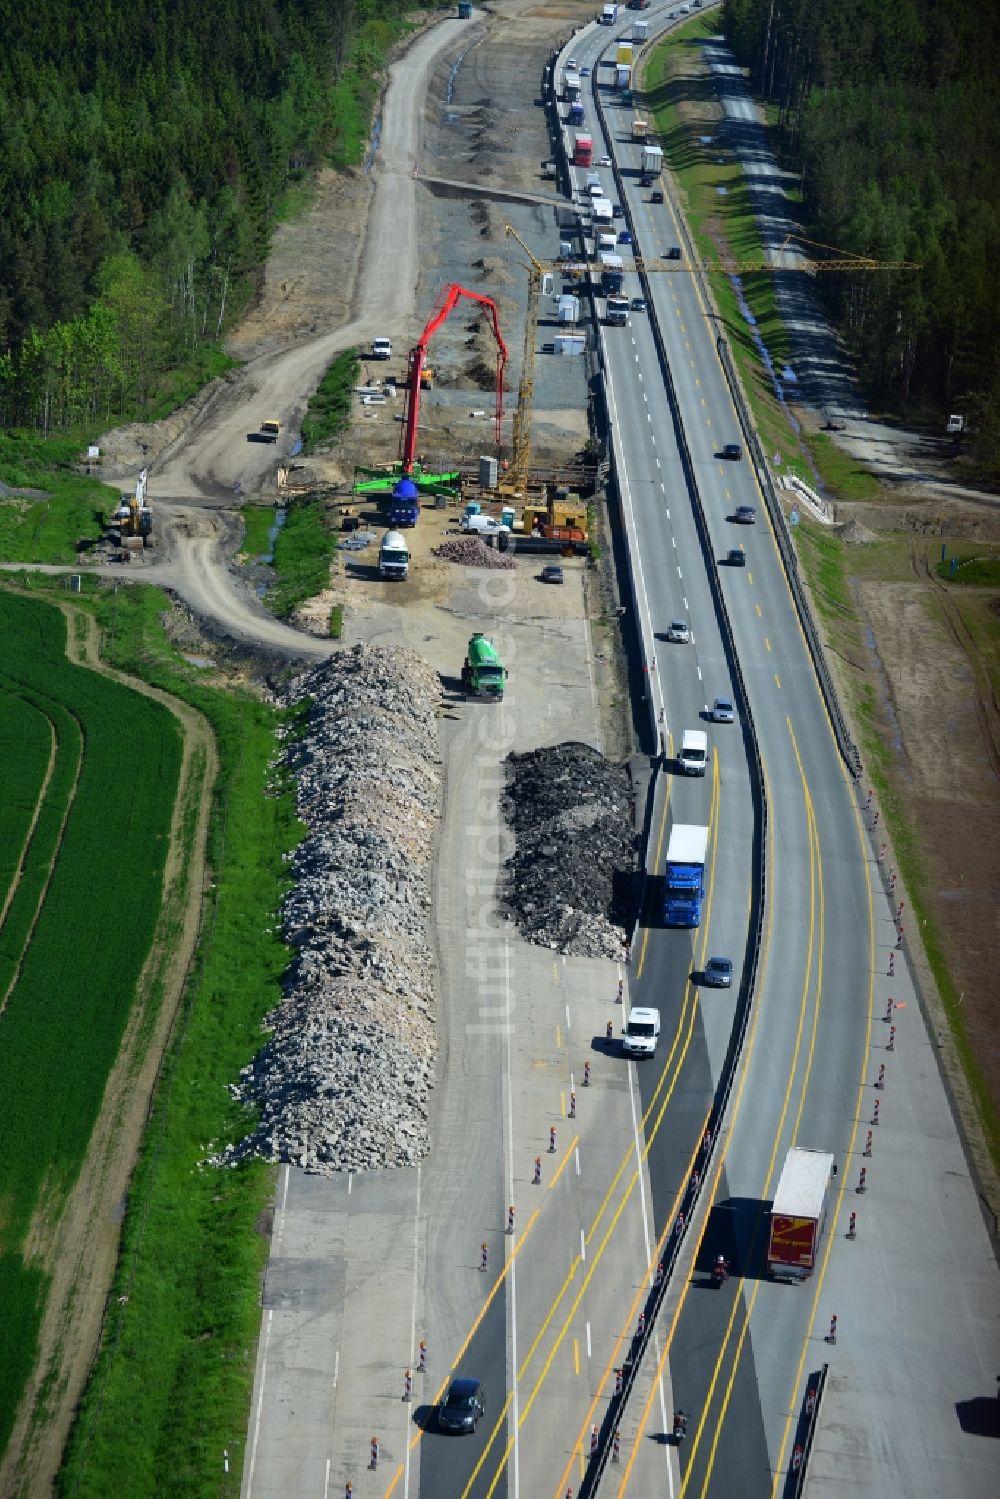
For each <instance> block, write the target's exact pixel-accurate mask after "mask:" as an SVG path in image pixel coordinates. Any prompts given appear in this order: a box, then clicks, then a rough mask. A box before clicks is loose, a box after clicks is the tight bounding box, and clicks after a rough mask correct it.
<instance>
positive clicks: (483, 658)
mask: <svg viewBox="0 0 1000 1499" xmlns="http://www.w3.org/2000/svg"><path fill="white" fill-rule="evenodd" d="M506 681H507V669H506V667H505V666H503V665H502V664H501V661H500V657H499V655H498V654H497V648H496V646H495V645H494V644H493V642H492V640H487V639H486V636H485V635H484V634H483V633H482V631H481V630H477V631H476V633H475V635H473V636H472V639H471V640H470V641H469V648H468V652H467V654H466V657H465V663H464V665H463V667H462V686H463V687H464V689H465V691H466V692H467V693H468V694H469V696H470V697H491V698H494V699H496V701H498V702H499V701H500V699H501V698H502V697H503V691H504V684H505V683H506Z"/></svg>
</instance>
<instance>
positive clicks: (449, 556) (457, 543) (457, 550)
mask: <svg viewBox="0 0 1000 1499" xmlns="http://www.w3.org/2000/svg"><path fill="white" fill-rule="evenodd" d="M434 555H435V557H442V558H443V559H444V560H445V562H458V563H460V564H461V565H462V566H463V567H492V568H494V569H496V570H499V571H503V572H511V571H512V570H513V569H514V568H515V567H516V566H517V563H516V562H515V561H514V558H513V557H511V556H510V555H509V553H507V552H498V551H497V549H496V547H491V546H487V545H486V543H485V541H483V539H482V538H481V537H479V536H449V538H448V540H447V541H442V543H441V545H440V546H439V547H435V548H434Z"/></svg>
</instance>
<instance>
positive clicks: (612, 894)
mask: <svg viewBox="0 0 1000 1499" xmlns="http://www.w3.org/2000/svg"><path fill="white" fill-rule="evenodd" d="M506 769H507V787H506V790H505V792H504V797H503V813H504V817H505V818H506V820H507V823H508V825H509V826H510V828H511V830H512V831H513V833H514V837H515V852H514V854H513V856H512V857H511V858H510V859H509V860H508V862H507V864H506V866H505V867H504V871H503V876H502V880H501V885H500V895H499V905H500V910H501V911H502V913H503V914H504V915H505V916H507V917H509V919H510V920H512V921H513V922H515V923H516V925H517V927H518V928H519V930H520V931H521V933H522V935H523V936H525V937H526V938H527V939H528V940H529V941H531V942H537V943H539V944H540V945H541V946H544V947H552V948H556V949H558V951H559V952H565V953H576V954H577V955H579V956H582V957H590V958H601V957H607V958H618V957H620V956H621V951H622V945H623V943H624V940H625V925H626V923H627V922H628V921H629V918H630V914H631V909H632V900H633V896H634V877H635V836H634V827H633V818H634V797H633V791H632V778H631V776H630V775H629V771H628V767H627V766H625V765H614V764H612V763H611V761H609V760H606V759H605V758H604V756H603V755H602V754H600V753H599V752H598V751H597V750H595V749H592V748H591V747H590V746H589V745H587V744H575V743H567V744H557V745H555V746H554V747H553V748H551V749H540V750H529V751H528V752H527V753H525V754H522V755H519V754H510V755H508V756H507V761H506Z"/></svg>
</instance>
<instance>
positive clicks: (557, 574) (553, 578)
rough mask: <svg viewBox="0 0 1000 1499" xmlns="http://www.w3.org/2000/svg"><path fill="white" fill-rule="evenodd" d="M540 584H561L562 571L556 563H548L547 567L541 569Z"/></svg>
mask: <svg viewBox="0 0 1000 1499" xmlns="http://www.w3.org/2000/svg"><path fill="white" fill-rule="evenodd" d="M540 581H541V582H542V583H561V582H562V581H563V570H562V568H561V567H560V566H559V563H558V562H550V563H549V565H548V567H543V568H542V571H541V575H540Z"/></svg>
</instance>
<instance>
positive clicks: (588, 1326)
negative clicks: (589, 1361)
mask: <svg viewBox="0 0 1000 1499" xmlns="http://www.w3.org/2000/svg"><path fill="white" fill-rule="evenodd" d="M587 1357H588V1358H592V1357H593V1354H592V1353H591V1351H590V1323H589V1322H588V1323H587Z"/></svg>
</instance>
